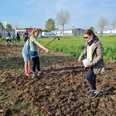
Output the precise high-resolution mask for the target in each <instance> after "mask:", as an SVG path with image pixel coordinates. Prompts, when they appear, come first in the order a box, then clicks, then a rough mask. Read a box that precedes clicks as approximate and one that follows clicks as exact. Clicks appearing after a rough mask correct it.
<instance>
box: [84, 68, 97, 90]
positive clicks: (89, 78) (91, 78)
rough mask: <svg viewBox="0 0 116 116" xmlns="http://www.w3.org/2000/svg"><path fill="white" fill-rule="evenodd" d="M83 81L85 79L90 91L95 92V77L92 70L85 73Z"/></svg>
mask: <svg viewBox="0 0 116 116" xmlns="http://www.w3.org/2000/svg"><path fill="white" fill-rule="evenodd" d="M85 79H87V81H88V83H89V85H90V88H91V89H92V90H96V75H95V74H94V72H93V69H92V68H90V69H88V70H87V71H86V74H85Z"/></svg>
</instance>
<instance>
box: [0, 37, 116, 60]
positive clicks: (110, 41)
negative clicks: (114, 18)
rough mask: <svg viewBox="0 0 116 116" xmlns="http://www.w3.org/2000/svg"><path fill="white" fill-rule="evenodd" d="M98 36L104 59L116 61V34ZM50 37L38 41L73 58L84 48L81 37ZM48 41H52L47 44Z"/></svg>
mask: <svg viewBox="0 0 116 116" xmlns="http://www.w3.org/2000/svg"><path fill="white" fill-rule="evenodd" d="M99 38H100V40H101V42H102V44H103V48H104V59H105V60H106V61H116V36H103V37H99ZM52 39H53V38H49V39H45V38H43V39H39V42H40V43H41V44H43V45H44V46H46V47H47V48H48V49H49V50H50V51H54V52H62V53H64V54H66V55H69V56H72V57H75V58H78V57H79V55H80V53H81V52H82V50H83V48H84V43H85V40H84V39H83V38H82V37H64V38H61V39H60V40H58V39H56V40H54V41H52ZM50 41H52V42H51V43H50V44H48V43H49V42H50ZM0 43H4V44H5V41H3V40H1V39H0ZM18 44H20V45H23V44H24V43H23V41H20V43H18ZM47 44H48V45H47Z"/></svg>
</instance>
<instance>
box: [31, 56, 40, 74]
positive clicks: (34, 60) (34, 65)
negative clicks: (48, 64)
mask: <svg viewBox="0 0 116 116" xmlns="http://www.w3.org/2000/svg"><path fill="white" fill-rule="evenodd" d="M36 70H37V71H40V59H39V56H36V57H33V58H32V71H33V72H36Z"/></svg>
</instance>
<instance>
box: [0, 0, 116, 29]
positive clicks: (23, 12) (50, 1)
mask: <svg viewBox="0 0 116 116" xmlns="http://www.w3.org/2000/svg"><path fill="white" fill-rule="evenodd" d="M0 4H1V6H0V21H6V22H8V23H11V24H13V25H17V26H20V27H24V26H26V27H28V26H33V27H38V26H39V27H44V25H45V21H46V20H47V19H48V18H53V19H55V18H56V14H57V12H58V11H59V10H60V9H65V10H68V11H69V13H70V20H69V22H68V24H67V26H66V27H67V28H69V27H70V28H71V27H90V26H96V25H97V22H98V20H99V19H100V17H105V18H107V19H108V21H109V22H112V20H114V19H116V13H115V12H116V0H0Z"/></svg>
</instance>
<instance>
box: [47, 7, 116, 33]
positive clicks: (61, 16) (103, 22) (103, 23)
mask: <svg viewBox="0 0 116 116" xmlns="http://www.w3.org/2000/svg"><path fill="white" fill-rule="evenodd" d="M69 19H70V14H69V12H68V11H66V10H63V9H61V10H60V11H59V12H58V13H57V16H56V20H54V19H52V18H49V19H48V20H47V21H46V25H45V28H46V30H47V31H53V30H55V29H56V22H57V24H58V25H61V26H62V30H63V32H64V26H65V24H67V22H68V21H69ZM97 27H98V28H99V30H100V33H101V34H102V33H103V31H104V30H105V29H116V20H113V21H112V22H111V23H109V22H108V20H107V19H106V18H104V17H100V19H99V21H98V23H97ZM91 28H92V29H94V30H95V28H94V26H91Z"/></svg>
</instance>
